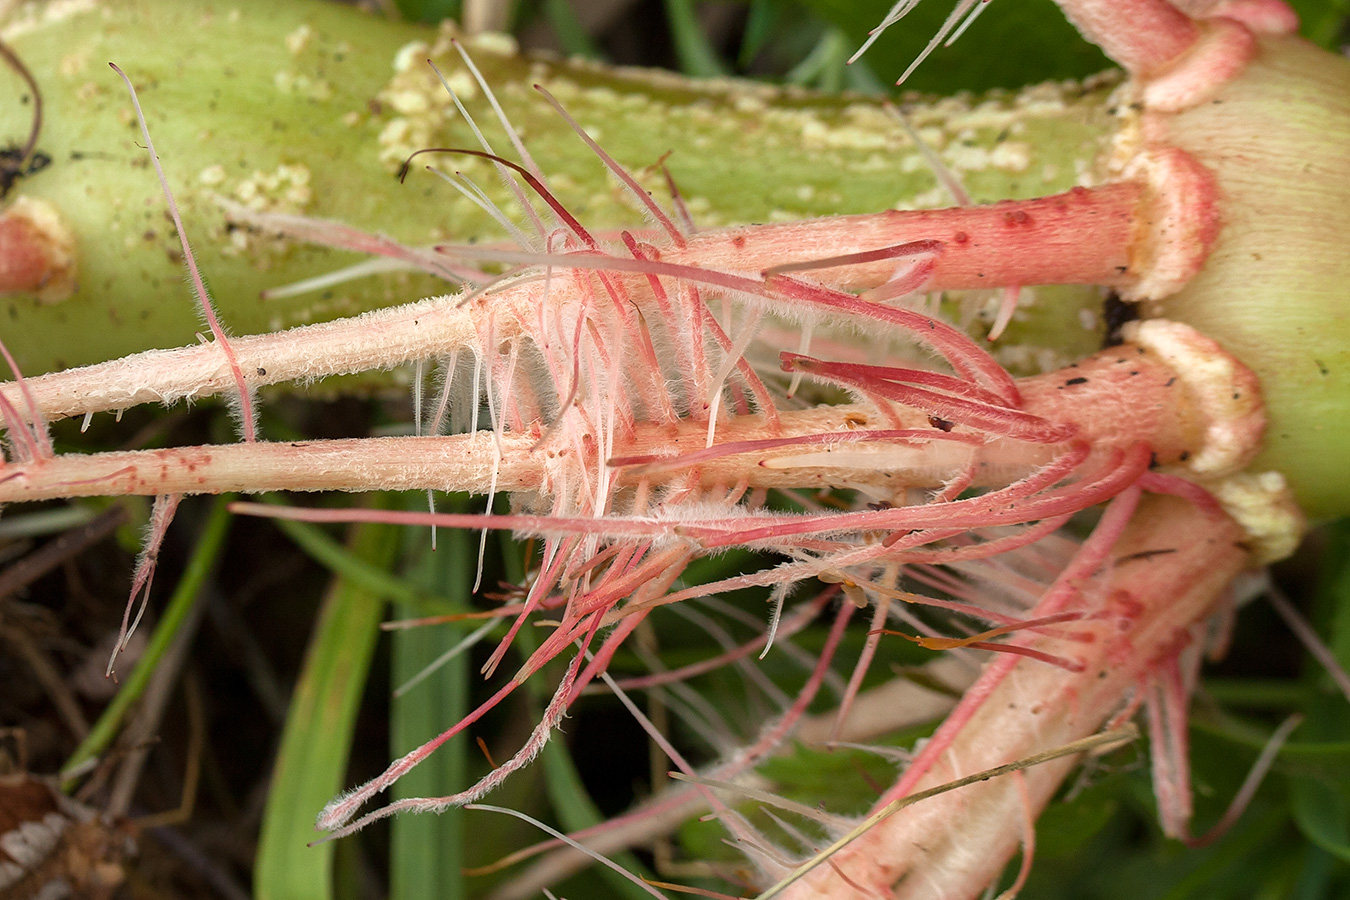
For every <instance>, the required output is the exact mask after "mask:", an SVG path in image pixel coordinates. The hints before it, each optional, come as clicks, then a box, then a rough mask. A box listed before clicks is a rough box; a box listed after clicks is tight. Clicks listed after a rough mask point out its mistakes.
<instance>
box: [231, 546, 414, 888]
mask: <svg viewBox="0 0 1350 900" xmlns="http://www.w3.org/2000/svg"><path fill="white" fill-rule="evenodd" d="M398 542H399V532H398V530H397V529H395V528H392V527H390V526H387V525H371V524H366V525H356V526H354V527H353V528H352V531H351V538H350V541H349V543H348V552H349V553H350V555H351V556H353V557H355V558H357V559H360V560H362V561H363V562H365V563H367V564H369V565H372V566H376V567H385V566H388V565H389V564H390V563H391V562H392V561H393V559H394V556H395V553H396V552H397V549H398ZM383 611H384V604H383V603H382V602H381V601H380V600H379V599H378V598H377V597H376V595H375V594H374V593H373V592H372V591H370V590H369V589H368V588H366V587H365V586H362V585H358V584H356V583H353V582H352V581H351V580H349V579H347V578H346V577H345V576H339V577H337V578H336V579H335V580H334V581H333V583H332V585H331V586H330V587H329V589H328V593H327V596H326V597H325V598H324V601H323V607H322V609H321V610H320V612H319V618H318V622H317V623H316V625H315V628H314V634H313V636H312V637H311V639H310V643H309V649H308V651H307V652H306V655H305V664H304V668H303V669H302V671H301V673H300V679H299V681H298V683H297V684H296V689H295V695H294V696H293V698H292V700H291V708H290V712H289V713H288V714H287V716H286V727H285V730H284V731H283V733H282V738H281V750H280V752H279V753H278V755H277V763H276V767H275V769H274V770H273V773H272V786H271V791H270V792H269V794H268V800H267V808H266V810H264V812H263V823H262V834H261V835H260V837H259V840H258V858H257V863H256V864H255V866H254V873H253V889H254V895H255V896H256V897H257V898H258V900H326V898H329V897H332V896H333V856H334V850H335V847H334V845H333V844H332V843H326V844H321V845H319V846H317V847H310V846H308V844H309V843H310V842H311V841H312V840H314V839H315V837H316V836H317V835H316V833H315V831H314V817H315V815H316V814H317V813H318V812H319V810H320V809H321V808H322V807H323V805H324V804H325V803H327V802H328V801H329V800H331V799H332V798H333V795H334V794H336V793H337V792H338V791H339V790H340V789H341V788H342V787H343V783H344V780H345V777H346V771H347V756H348V753H349V751H350V749H351V736H352V731H353V729H354V727H355V723H356V712H357V708H358V706H359V705H360V702H361V693H362V691H363V690H364V688H365V683H366V673H367V672H368V670H369V668H370V658H371V655H372V653H373V652H374V649H375V641H376V638H377V637H378V636H379V626H380V618H381V616H382V614H383Z"/></svg>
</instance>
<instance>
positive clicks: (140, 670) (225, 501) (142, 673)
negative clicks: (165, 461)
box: [61, 494, 235, 788]
mask: <svg viewBox="0 0 1350 900" xmlns="http://www.w3.org/2000/svg"><path fill="white" fill-rule="evenodd" d="M234 499H235V498H234V495H233V494H225V495H222V496H220V497H217V498H216V499H215V500H214V502H213V503H212V504H211V514H210V517H209V518H208V519H207V520H206V527H205V528H203V529H202V533H201V537H199V538H198V539H197V544H196V547H195V549H194V550H193V551H192V556H191V558H190V559H189V560H188V564H187V568H186V569H185V570H184V572H183V578H182V580H181V581H179V582H178V586H177V587H176V588H174V591H173V595H172V596H171V597H170V598H169V604H168V606H167V607H166V608H165V610H164V615H163V616H162V617H161V618H160V620H159V624H158V625H156V626H155V630H154V633H153V634H151V636H150V641H149V643H148V644H147V646H146V648H145V653H144V654H143V655H142V656H141V658H140V659H139V660H138V661H137V662H136V665H135V666H134V667H133V668H132V670H131V674H130V675H129V676H127V680H126V681H124V682H123V683H122V687H121V689H119V690H118V692H117V694H116V696H114V697H113V699H112V702H111V703H109V704H108V706H107V708H106V709H104V710H103V714H102V715H101V716H99V718H98V721H97V722H95V723H94V727H93V728H92V729H91V730H90V732H89V736H88V737H86V738H85V739H84V741H83V742H81V743H80V746H79V747H77V748H76V749H75V752H74V753H72V754H71V756H70V759H69V760H68V761H67V762H66V764H65V766H64V767H62V770H61V771H62V776H63V779H64V781H63V785H62V786H63V787H65V788H70V787H72V786H73V784H74V782H73V780H72V777H71V773H75V772H77V771H78V770H79V769H80V768H81V767H82V766H83V765H84V764H85V763H87V762H88V761H89V760H92V759H94V758H95V757H97V756H98V755H99V754H100V753H102V752H103V751H105V750H107V749H108V748H109V747H110V746H112V743H113V741H114V740H115V739H116V737H117V733H118V731H119V730H120V729H121V727H122V723H123V720H124V719H125V718H126V716H127V713H128V712H129V711H130V710H131V708H132V707H133V706H134V705H135V703H136V701H137V700H139V699H140V697H141V695H142V694H143V693H144V692H145V688H146V685H147V684H149V683H150V677H151V676H152V675H153V674H154V672H155V667H156V666H158V665H159V661H160V659H161V658H162V657H163V656H164V654H165V652H166V651H167V650H168V649H169V645H170V644H172V643H173V639H174V637H175V636H176V635H177V634H178V629H179V627H180V626H181V625H182V624H183V622H184V621H185V620H186V619H187V617H188V614H189V613H190V612H191V611H192V609H193V607H194V606H195V605H196V603H197V602H198V599H199V597H200V596H201V593H202V586H203V585H204V584H205V583H206V578H207V576H208V575H209V574H210V573H211V569H212V567H213V566H215V564H216V560H217V559H218V558H219V557H220V551H221V548H222V547H223V546H224V545H225V535H226V532H228V531H229V525H230V514H229V510H228V507H229V504H230V502H231V501H232V500H234Z"/></svg>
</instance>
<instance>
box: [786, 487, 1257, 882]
mask: <svg viewBox="0 0 1350 900" xmlns="http://www.w3.org/2000/svg"><path fill="white" fill-rule="evenodd" d="M1137 497H1138V495H1137V492H1131V493H1129V494H1126V495H1124V496H1122V497H1121V498H1120V499H1119V500H1117V501H1116V505H1115V506H1114V508H1112V509H1110V510H1108V512H1107V513H1106V514H1105V516H1104V518H1103V520H1102V523H1101V524H1100V525H1099V526H1098V531H1097V532H1096V533H1094V535H1093V537H1092V538H1091V539H1089V541H1088V542H1087V543H1086V544H1085V545H1084V546H1083V548H1082V550H1081V551H1080V553H1079V556H1078V558H1077V559H1075V561H1074V563H1073V564H1072V565H1071V566H1070V568H1069V569H1068V570H1066V572H1065V573H1064V575H1063V576H1061V578H1060V579H1059V580H1058V581H1057V582H1056V583H1055V585H1054V586H1052V587H1051V588H1050V589H1049V590H1048V591H1047V592H1046V594H1045V596H1044V598H1043V599H1042V601H1041V603H1040V604H1039V605H1038V606H1037V607H1036V609H1034V610H1032V612H1031V615H1033V616H1040V615H1049V614H1053V613H1054V612H1058V611H1062V610H1063V609H1064V608H1065V607H1066V606H1069V607H1072V608H1074V609H1078V610H1081V611H1082V612H1084V613H1085V614H1086V615H1087V616H1088V618H1085V619H1083V620H1081V621H1079V622H1076V623H1075V624H1074V628H1075V630H1087V631H1089V632H1091V633H1092V635H1093V638H1094V639H1093V640H1092V642H1091V643H1088V644H1084V643H1082V642H1081V641H1067V640H1065V639H1063V638H1062V637H1056V636H1052V635H1046V634H1039V635H1035V636H1033V637H1028V638H1023V639H1022V640H1023V641H1025V646H1027V647H1030V648H1034V649H1038V650H1041V651H1043V652H1046V653H1048V654H1052V655H1055V656H1059V657H1064V658H1067V659H1071V660H1075V661H1077V662H1078V663H1079V664H1080V666H1081V670H1080V671H1077V672H1074V671H1067V670H1065V669H1064V668H1062V667H1057V666H1050V665H1046V664H1045V663H1042V662H1039V661H1036V660H1031V659H1017V658H1016V657H999V658H996V659H994V660H992V661H991V662H990V663H989V664H988V665H987V667H986V669H985V672H984V674H983V675H982V676H981V678H980V679H979V681H978V682H977V683H976V685H975V686H974V687H973V688H972V689H971V690H970V691H968V692H967V693H966V695H965V697H964V698H963V700H962V701H961V703H960V704H959V705H958V707H957V710H956V711H954V712H953V713H952V715H951V717H950V718H949V719H948V721H947V722H946V723H944V725H943V726H942V727H941V728H940V729H939V731H938V732H937V733H936V734H935V735H934V736H933V738H932V740H931V741H930V742H929V743H928V744H927V745H926V746H925V748H924V750H923V752H922V753H921V754H920V755H919V756H918V757H917V758H916V759H915V761H914V762H913V763H912V764H911V766H910V768H909V769H908V770H907V772H906V775H905V777H904V778H903V779H902V780H901V781H900V783H899V784H897V786H896V787H895V788H894V789H892V790H891V791H890V792H888V793H887V794H886V795H885V796H884V797H883V798H882V801H881V804H880V805H884V804H885V803H886V802H889V801H890V800H892V799H894V798H896V797H898V796H904V795H906V794H910V793H914V792H917V791H920V790H924V789H926V788H929V787H933V786H936V785H939V784H942V783H944V782H947V781H951V780H953V779H955V778H959V777H961V776H963V775H966V774H969V773H972V772H978V771H982V770H984V769H987V768H992V767H994V766H997V765H1001V764H1004V763H1009V762H1014V761H1016V760H1018V759H1020V758H1023V757H1026V756H1029V755H1031V754H1033V753H1036V752H1039V751H1043V750H1047V749H1052V748H1054V747H1056V746H1059V745H1061V744H1066V743H1069V742H1070V741H1073V740H1076V739H1078V738H1081V737H1084V736H1087V735H1090V734H1092V733H1093V732H1095V731H1096V730H1097V729H1098V728H1100V727H1101V726H1102V724H1103V723H1104V722H1106V721H1107V720H1108V719H1109V718H1110V717H1111V716H1112V715H1113V714H1115V713H1116V712H1117V711H1118V710H1119V709H1120V708H1121V707H1122V705H1124V704H1125V703H1126V702H1127V698H1128V697H1129V696H1130V694H1131V693H1132V692H1135V691H1138V690H1142V689H1143V688H1144V686H1145V685H1146V684H1147V682H1148V681H1149V679H1150V678H1151V677H1152V676H1153V673H1155V672H1163V671H1166V670H1167V667H1168V666H1169V665H1171V662H1170V661H1171V660H1172V658H1173V656H1174V654H1175V653H1176V652H1177V650H1178V648H1179V647H1180V646H1183V645H1184V644H1185V643H1186V641H1187V640H1188V633H1189V630H1190V629H1191V627H1192V626H1194V625H1195V624H1196V623H1198V622H1199V621H1200V620H1201V619H1202V618H1203V617H1204V616H1205V615H1207V614H1208V613H1209V612H1210V611H1211V610H1212V609H1213V608H1214V606H1215V604H1216V603H1217V602H1218V600H1219V599H1220V598H1221V597H1222V596H1223V594H1224V591H1225V590H1226V589H1227V586H1228V583H1229V581H1230V580H1231V579H1232V577H1233V576H1234V575H1236V574H1237V573H1238V572H1239V571H1241V569H1242V568H1243V567H1244V566H1245V565H1246V564H1247V550H1246V548H1245V547H1244V546H1243V539H1244V534H1243V532H1242V531H1241V529H1240V528H1239V527H1238V526H1237V525H1236V524H1235V523H1234V522H1233V521H1232V520H1230V519H1228V518H1227V517H1226V516H1224V515H1222V514H1215V513H1212V512H1204V511H1200V510H1198V509H1196V508H1195V507H1193V506H1191V505H1190V504H1188V503H1186V502H1185V501H1183V500H1180V499H1177V498H1173V497H1147V498H1144V499H1143V500H1142V501H1138V507H1137V509H1134V510H1133V514H1132V515H1129V514H1130V511H1131V509H1132V508H1133V507H1134V504H1135V502H1136V501H1137ZM1127 515H1129V519H1128V522H1124V521H1123V520H1124V519H1125V517H1126V516H1127ZM1074 764H1075V761H1074V760H1072V759H1065V760H1060V761H1054V762H1049V763H1045V764H1043V765H1040V766H1036V767H1034V768H1032V769H1029V770H1027V771H1026V773H1025V786H1026V790H1027V794H1028V796H1029V798H1030V802H1031V804H1032V806H1033V807H1034V808H1035V809H1037V810H1039V809H1040V808H1042V807H1043V806H1044V805H1045V804H1046V803H1047V802H1048V801H1049V799H1050V797H1051V796H1052V795H1053V793H1054V791H1055V789H1056V788H1057V787H1058V785H1059V783H1060V781H1061V780H1062V779H1063V778H1064V776H1065V775H1066V774H1067V773H1068V772H1069V771H1070V769H1071V768H1072V767H1073V765H1074ZM1023 814H1024V813H1023V798H1022V795H1021V791H1020V790H1019V788H1018V785H1017V783H1016V782H1014V781H1012V780H1009V779H995V780H992V781H988V782H985V783H982V784H977V785H972V786H969V787H965V788H961V789H959V790H957V791H954V792H951V793H948V794H944V795H941V796H939V797H935V798H932V799H929V800H925V801H923V802H921V803H919V804H916V805H914V806H912V807H909V808H906V809H904V810H902V811H900V812H899V813H897V814H895V815H894V816H891V817H890V818H888V819H885V820H883V821H882V822H881V823H880V824H878V825H877V826H876V827H875V828H873V829H872V830H871V831H869V832H867V833H866V834H865V835H864V836H862V837H860V838H858V839H857V840H856V841H854V842H853V843H852V844H850V845H848V846H847V847H845V848H844V849H843V850H841V851H840V852H839V853H837V854H836V855H835V856H834V857H833V861H834V863H835V868H834V869H831V868H828V867H824V866H822V867H820V868H818V869H816V870H815V871H813V872H812V873H810V874H809V875H808V876H807V877H806V878H805V879H804V880H803V881H802V882H801V883H799V884H798V885H795V886H794V887H793V888H791V889H789V892H788V894H787V895H786V896H790V897H792V898H794V900H801V898H805V897H820V898H824V897H839V896H847V895H848V894H847V892H848V890H849V889H848V888H847V887H846V885H845V884H844V882H843V881H842V880H841V879H840V878H839V876H838V875H837V874H836V870H838V871H842V872H846V873H848V876H849V879H850V880H851V881H854V882H856V883H858V884H860V885H862V886H863V887H864V889H865V890H868V891H875V892H876V894H877V895H881V896H887V897H890V896H895V897H898V898H917V897H928V896H933V895H934V892H937V893H939V894H940V895H941V896H943V897H948V898H957V897H975V896H978V895H979V893H980V892H981V891H983V890H984V888H985V886H986V885H987V884H988V883H989V882H990V881H992V880H993V879H994V878H996V877H997V876H998V874H999V873H1000V872H1001V871H1002V869H1003V866H1004V864H1005V863H1006V861H1007V860H1008V859H1009V858H1011V856H1012V854H1013V853H1014V852H1015V851H1016V849H1017V845H1018V841H1019V836H1018V832H1017V830H1016V829H1010V828H1008V827H1006V826H1007V823H1008V822H1011V821H1018V820H1019V819H1021V817H1022V816H1023Z"/></svg>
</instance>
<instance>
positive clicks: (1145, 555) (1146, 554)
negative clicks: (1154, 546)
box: [1116, 547, 1177, 566]
mask: <svg viewBox="0 0 1350 900" xmlns="http://www.w3.org/2000/svg"><path fill="white" fill-rule="evenodd" d="M1176 552H1177V548H1176V547H1169V548H1168V549H1166V550H1140V551H1139V552H1138V553H1131V554H1130V555H1129V556H1122V557H1121V558H1120V559H1118V560H1116V565H1118V566H1119V565H1121V564H1123V563H1127V562H1135V561H1136V560H1144V559H1152V558H1153V557H1155V556H1166V555H1167V554H1169V553H1176Z"/></svg>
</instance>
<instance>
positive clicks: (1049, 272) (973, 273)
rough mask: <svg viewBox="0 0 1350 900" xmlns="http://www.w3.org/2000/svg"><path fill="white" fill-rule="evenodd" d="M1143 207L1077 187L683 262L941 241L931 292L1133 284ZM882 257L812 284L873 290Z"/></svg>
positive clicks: (715, 244)
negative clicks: (1133, 255)
mask: <svg viewBox="0 0 1350 900" xmlns="http://www.w3.org/2000/svg"><path fill="white" fill-rule="evenodd" d="M1140 199H1141V193H1140V189H1139V186H1138V185H1136V184H1133V183H1130V182H1122V183H1118V184H1110V185H1103V186H1102V187H1096V188H1074V189H1073V190H1070V191H1067V192H1065V193H1063V194H1055V195H1053V196H1050V197H1039V198H1036V199H1034V200H1004V201H1002V202H999V203H992V204H987V205H984V206H967V207H954V208H950V209H936V210H889V211H887V212H883V213H872V214H867V215H857V216H835V217H832V218H829V219H811V220H807V221H803V222H789V223H786V224H782V225H757V226H753V227H746V228H732V229H727V230H725V231H719V232H702V233H700V234H698V235H695V236H693V237H691V238H690V239H689V246H688V248H687V249H686V250H684V251H682V252H681V253H680V254H678V255H677V254H675V253H671V254H669V255H667V257H666V259H668V260H670V261H672V262H675V261H684V259H688V260H691V261H692V260H697V261H698V264H699V265H701V266H704V267H706V268H710V269H722V270H726V271H742V272H744V271H757V272H759V271H765V270H773V269H774V268H776V267H778V266H783V265H792V266H793V267H794V268H796V269H802V268H804V264H803V260H802V248H810V253H811V254H812V255H813V256H815V257H817V258H818V259H822V260H826V261H827V263H828V260H829V259H830V258H833V257H843V256H849V255H852V254H860V253H864V252H868V251H872V252H876V251H878V250H881V249H882V248H887V247H898V246H900V245H904V244H910V243H913V242H916V241H938V242H941V244H942V249H941V252H940V253H939V254H938V256H937V259H936V260H935V262H934V265H933V272H932V276H931V278H930V282H929V284H928V285H926V286H924V289H925V290H941V289H948V288H950V289H959V288H985V287H1002V286H1004V285H1012V284H1102V285H1125V284H1129V283H1130V282H1131V281H1133V280H1134V278H1135V277H1136V273H1135V271H1134V266H1133V261H1132V259H1131V257H1130V253H1129V248H1130V244H1131V240H1132V234H1133V229H1134V227H1135V221H1136V218H1137V216H1138V207H1139V203H1140ZM895 267H896V263H895V260H894V259H892V258H889V257H885V256H882V257H881V258H878V259H875V260H871V261H867V262H862V263H858V264H854V265H848V266H830V265H828V264H827V265H826V266H825V267H823V268H819V269H814V270H812V271H811V276H812V277H813V278H818V279H820V280H821V281H824V282H825V283H827V284H831V285H836V286H839V287H842V288H846V289H850V290H854V289H865V288H872V287H877V286H879V285H882V284H885V283H886V282H887V281H889V280H890V279H891V277H892V275H894V273H895Z"/></svg>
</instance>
